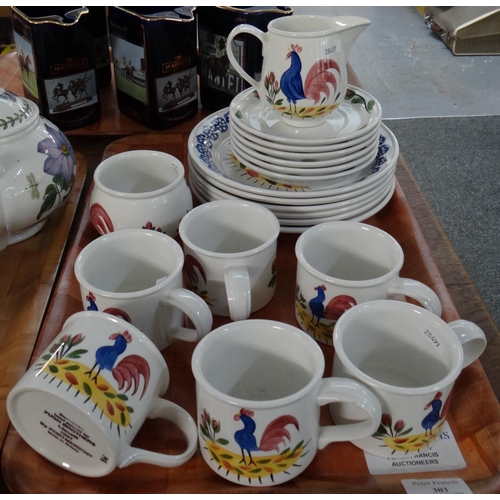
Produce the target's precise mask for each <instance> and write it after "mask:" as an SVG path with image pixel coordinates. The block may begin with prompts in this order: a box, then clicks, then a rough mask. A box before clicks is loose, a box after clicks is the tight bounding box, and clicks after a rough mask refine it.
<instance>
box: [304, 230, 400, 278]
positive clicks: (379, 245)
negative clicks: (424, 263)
mask: <svg viewBox="0 0 500 500" xmlns="http://www.w3.org/2000/svg"><path fill="white" fill-rule="evenodd" d="M297 257H298V259H299V261H302V262H304V263H305V264H306V265H308V266H309V267H310V268H312V270H313V271H316V272H319V273H321V274H324V275H326V276H328V277H329V278H334V279H339V280H345V281H366V280H376V279H379V278H382V277H384V276H386V275H387V274H389V273H391V272H399V269H400V268H401V266H402V264H403V252H402V250H401V247H400V246H399V244H398V243H397V241H396V240H394V238H392V236H390V235H389V234H387V233H385V232H383V231H380V230H379V229H377V228H374V227H370V226H367V225H364V224H359V223H354V224H351V223H349V222H337V223H335V224H323V225H320V226H315V227H313V228H311V230H308V231H306V232H304V233H303V234H302V235H301V237H300V238H299V240H298V241H297Z"/></svg>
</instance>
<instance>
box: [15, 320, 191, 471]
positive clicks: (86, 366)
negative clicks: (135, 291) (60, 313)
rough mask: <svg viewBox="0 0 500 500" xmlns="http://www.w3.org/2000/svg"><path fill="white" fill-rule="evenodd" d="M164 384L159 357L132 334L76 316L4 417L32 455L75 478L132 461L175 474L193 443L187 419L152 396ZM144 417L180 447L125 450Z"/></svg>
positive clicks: (124, 327)
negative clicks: (158, 423) (167, 425)
mask: <svg viewBox="0 0 500 500" xmlns="http://www.w3.org/2000/svg"><path fill="white" fill-rule="evenodd" d="M169 380H170V379H169V371H168V367H167V364H166V363H165V360H164V359H163V357H162V355H161V354H160V352H159V351H158V349H156V347H155V346H154V345H153V344H152V343H151V341H150V340H149V339H148V338H147V337H146V336H145V335H143V334H142V333H141V332H140V331H139V330H137V328H135V327H133V326H132V325H130V324H129V323H127V322H126V321H123V320H122V319H120V318H116V317H114V316H111V315H109V314H105V313H99V312H80V313H76V314H74V315H73V316H71V317H70V318H68V319H67V321H66V322H65V323H64V326H63V329H62V331H61V332H60V334H59V335H57V336H56V337H55V339H54V343H53V344H52V345H51V346H50V347H48V348H47V349H46V350H45V352H44V353H43V354H42V355H41V356H40V357H39V358H38V359H37V360H36V361H35V363H34V364H33V365H32V366H31V367H30V368H29V369H28V371H27V372H26V373H25V375H23V377H22V378H21V379H20V380H19V382H18V383H17V384H16V385H15V386H14V388H13V389H12V390H11V392H10V393H9V395H8V397H7V412H8V414H9V418H10V420H11V422H12V424H13V425H14V427H15V428H16V430H17V432H19V434H20V435H21V437H22V438H23V439H24V440H25V441H26V442H27V443H28V444H29V445H30V446H31V447H32V448H33V449H34V450H35V451H37V452H38V453H40V454H41V455H43V456H44V457H45V458H46V459H48V460H50V461H51V462H53V463H54V464H56V465H58V466H59V467H61V468H63V469H65V470H68V471H70V472H73V473H75V474H79V475H82V476H89V477H98V476H104V475H106V474H109V473H110V472H112V471H113V469H115V468H116V467H126V466H128V465H131V464H133V463H138V462H144V463H149V464H155V465H160V466H162V467H177V466H179V465H182V464H183V463H185V462H187V461H188V460H189V459H190V458H191V457H192V456H193V454H194V453H195V451H196V448H197V444H198V437H197V431H196V424H195V422H194V420H193V419H192V418H191V416H190V415H189V413H188V412H186V411H185V410H183V409H182V408H181V407H179V406H178V405H176V404H175V403H172V402H171V401H167V400H165V399H162V398H161V397H160V396H162V395H163V394H164V393H165V391H166V390H167V388H168V385H169ZM148 418H163V419H166V420H168V421H170V422H172V423H174V424H175V425H176V426H177V427H179V428H180V430H181V431H182V432H183V434H184V436H185V438H186V440H187V446H186V445H185V444H183V443H181V445H180V449H179V453H177V454H173V455H167V454H162V453H157V452H151V451H148V450H144V449H140V448H135V447H133V446H131V443H132V441H133V440H134V437H135V435H136V434H137V432H138V431H139V429H140V428H141V427H142V426H143V424H144V423H145V421H146V419H148ZM177 446H178V444H177V443H175V447H177ZM182 447H184V448H185V449H184V450H183V449H182Z"/></svg>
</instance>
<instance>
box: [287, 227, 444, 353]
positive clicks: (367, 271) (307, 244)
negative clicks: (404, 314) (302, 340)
mask: <svg viewBox="0 0 500 500" xmlns="http://www.w3.org/2000/svg"><path fill="white" fill-rule="evenodd" d="M295 255H296V257H297V281H296V288H295V317H296V319H297V322H298V324H299V325H300V326H301V328H302V329H303V330H304V331H305V332H307V333H308V334H309V335H311V336H312V337H314V338H315V339H316V340H318V341H319V342H322V343H324V344H328V345H332V335H333V328H334V326H335V322H336V321H337V320H338V319H339V318H340V316H341V315H342V314H343V313H344V312H345V311H347V310H348V309H350V308H351V307H353V306H355V305H357V304H361V303H363V302H367V301H370V300H376V299H387V298H397V297H398V296H406V297H411V298H412V299H414V300H416V301H417V302H419V303H420V304H422V305H423V306H424V307H425V308H426V309H428V310H429V311H431V312H432V313H434V314H436V315H437V316H441V302H440V300H439V297H438V296H437V295H436V293H435V292H434V291H433V290H432V289H431V288H429V287H428V286H427V285H425V284H423V283H421V282H419V281H416V280H413V279H410V278H401V277H400V276H399V272H400V270H401V268H402V267H403V262H404V254H403V249H402V248H401V245H400V244H399V243H398V242H397V241H396V240H395V239H394V238H393V237H392V236H391V235H390V234H388V233H386V232H385V231H382V230H381V229H379V228H377V227H375V226H370V225H368V224H363V223H361V222H352V221H333V222H325V223H323V224H318V225H316V226H313V227H311V228H309V229H308V230H307V231H305V232H304V233H302V234H301V235H300V237H299V238H298V240H297V243H296V245H295Z"/></svg>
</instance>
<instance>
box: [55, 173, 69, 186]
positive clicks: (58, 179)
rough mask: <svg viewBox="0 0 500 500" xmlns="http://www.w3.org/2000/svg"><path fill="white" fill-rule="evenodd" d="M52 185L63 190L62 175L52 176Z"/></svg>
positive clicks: (64, 182) (63, 181)
mask: <svg viewBox="0 0 500 500" xmlns="http://www.w3.org/2000/svg"><path fill="white" fill-rule="evenodd" d="M54 184H55V185H56V186H59V187H60V188H61V189H64V185H65V184H66V181H65V180H64V175H63V174H57V175H54Z"/></svg>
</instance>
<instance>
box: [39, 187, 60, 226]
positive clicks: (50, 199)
mask: <svg viewBox="0 0 500 500" xmlns="http://www.w3.org/2000/svg"><path fill="white" fill-rule="evenodd" d="M50 188H52V189H50ZM56 199H57V191H56V188H55V187H54V184H49V185H48V186H47V189H46V190H45V194H44V196H43V203H42V206H41V207H40V212H38V215H37V216H36V218H37V220H38V219H39V218H40V217H41V216H42V215H43V214H44V213H45V212H48V211H49V210H50V209H51V208H52V207H53V206H54V203H55V202H56Z"/></svg>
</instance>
